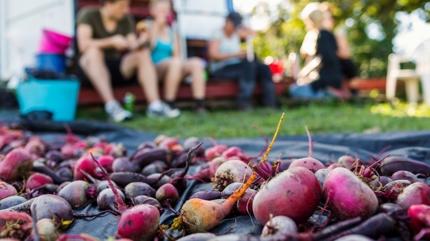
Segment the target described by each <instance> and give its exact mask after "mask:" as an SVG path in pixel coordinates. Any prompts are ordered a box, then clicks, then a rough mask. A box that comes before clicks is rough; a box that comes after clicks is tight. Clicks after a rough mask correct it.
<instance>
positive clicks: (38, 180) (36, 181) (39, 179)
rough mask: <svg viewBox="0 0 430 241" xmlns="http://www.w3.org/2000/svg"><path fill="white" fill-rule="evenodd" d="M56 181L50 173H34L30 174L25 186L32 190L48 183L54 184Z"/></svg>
mask: <svg viewBox="0 0 430 241" xmlns="http://www.w3.org/2000/svg"><path fill="white" fill-rule="evenodd" d="M52 183H54V181H53V180H52V178H51V177H50V176H48V175H45V174H42V173H37V172H36V173H33V174H31V175H30V177H29V178H28V179H27V182H26V183H25V188H26V189H27V192H28V191H31V190H33V189H36V188H39V187H41V186H43V185H46V184H52Z"/></svg>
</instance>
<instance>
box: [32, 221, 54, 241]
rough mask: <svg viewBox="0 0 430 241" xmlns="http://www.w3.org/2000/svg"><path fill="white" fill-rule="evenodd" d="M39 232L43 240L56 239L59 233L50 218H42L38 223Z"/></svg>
mask: <svg viewBox="0 0 430 241" xmlns="http://www.w3.org/2000/svg"><path fill="white" fill-rule="evenodd" d="M36 227H37V232H38V234H39V236H40V238H41V240H42V241H55V240H57V238H58V236H59V234H58V231H57V228H56V227H55V223H54V222H53V221H52V220H51V219H48V218H44V219H41V220H39V221H37V223H36Z"/></svg>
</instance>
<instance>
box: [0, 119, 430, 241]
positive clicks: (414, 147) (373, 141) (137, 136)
mask: <svg viewBox="0 0 430 241" xmlns="http://www.w3.org/2000/svg"><path fill="white" fill-rule="evenodd" d="M2 122H3V123H9V124H10V123H16V122H17V119H14V118H12V119H8V120H7V121H6V120H5V119H3V120H2V119H1V118H0V123H2ZM19 125H21V126H22V127H23V128H25V129H26V130H28V131H29V132H31V133H34V134H37V135H40V136H41V137H42V138H44V139H45V140H46V141H48V142H57V141H61V140H62V139H63V138H61V137H62V136H63V135H64V133H65V124H61V123H50V122H39V123H36V122H28V121H27V122H26V121H24V122H23V121H21V122H19ZM67 126H68V127H70V129H71V130H72V131H73V132H74V133H75V134H78V135H81V136H88V135H91V136H97V137H103V138H106V139H107V140H108V141H111V142H121V143H123V144H124V145H125V146H126V147H127V149H129V150H133V149H135V148H136V147H137V146H138V145H139V144H140V143H142V142H144V141H150V140H152V139H153V138H154V137H155V136H156V135H155V134H153V133H146V132H141V131H135V130H130V129H127V128H122V127H119V126H116V125H112V124H106V123H100V122H90V121H77V122H73V123H68V124H67ZM313 141H314V150H313V153H314V157H315V158H317V159H319V160H322V161H324V162H328V161H332V160H335V159H337V158H338V157H339V156H341V155H344V154H350V155H354V156H358V157H360V158H362V159H364V160H367V159H370V158H372V157H377V156H381V155H382V154H383V155H388V154H401V155H405V156H408V157H410V158H413V159H417V160H421V161H425V162H430V131H426V132H398V133H378V134H324V135H314V136H313ZM218 142H219V143H225V144H227V145H234V146H238V147H240V148H242V149H243V150H244V151H245V152H246V153H248V154H250V155H256V154H258V153H260V152H261V150H262V149H264V147H265V145H266V139H265V138H246V139H245V138H237V139H225V140H219V141H218ZM209 143H210V142H209V140H207V141H206V145H208V144H209ZM307 153H308V143H307V138H306V137H305V136H282V134H281V136H280V137H279V138H278V140H277V141H276V143H275V145H274V147H273V150H272V152H271V157H272V158H278V157H281V158H294V157H303V156H306V155H307ZM193 170H195V168H194V169H193ZM207 189H210V185H209V184H198V183H196V182H195V181H192V182H190V183H189V186H188V188H187V190H186V191H185V192H184V195H183V196H182V197H181V200H180V202H179V203H178V205H177V207H176V209H177V210H179V208H180V206H181V204H182V203H183V202H184V201H185V200H186V199H187V198H188V197H189V196H190V195H191V194H192V193H194V192H196V191H199V190H207ZM82 212H97V210H96V209H95V208H91V207H89V208H87V209H85V210H82ZM172 217H174V214H172V213H171V212H165V213H164V214H163V215H162V217H161V221H162V222H164V223H168V222H169V221H170V220H171V219H172ZM116 221H117V217H114V216H112V215H110V214H107V215H105V216H102V217H98V218H95V219H92V220H82V219H80V220H76V221H75V222H74V224H73V226H72V227H71V228H70V229H68V230H67V233H74V234H76V233H89V234H91V235H94V236H96V237H98V238H101V239H105V238H107V237H108V236H113V235H114V233H115V231H116ZM260 229H261V226H259V225H258V224H257V223H256V222H255V220H253V219H252V218H251V217H249V216H240V217H231V218H227V219H225V220H224V221H223V222H222V223H221V224H220V225H219V226H218V227H216V228H215V229H214V230H212V232H214V233H216V234H227V233H241V234H245V233H246V234H257V233H259V232H260Z"/></svg>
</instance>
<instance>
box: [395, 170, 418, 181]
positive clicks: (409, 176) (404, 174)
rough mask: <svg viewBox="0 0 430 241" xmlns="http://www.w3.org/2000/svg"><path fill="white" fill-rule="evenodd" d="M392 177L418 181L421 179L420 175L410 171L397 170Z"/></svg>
mask: <svg viewBox="0 0 430 241" xmlns="http://www.w3.org/2000/svg"><path fill="white" fill-rule="evenodd" d="M391 179H393V180H408V181H410V182H418V181H420V180H419V179H418V177H417V176H416V175H415V174H413V173H412V172H409V171H397V172H395V173H393V175H391Z"/></svg>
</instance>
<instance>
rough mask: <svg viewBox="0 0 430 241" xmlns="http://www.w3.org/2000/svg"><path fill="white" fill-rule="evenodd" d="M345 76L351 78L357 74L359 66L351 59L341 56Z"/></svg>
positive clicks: (341, 65) (340, 60)
mask: <svg viewBox="0 0 430 241" xmlns="http://www.w3.org/2000/svg"><path fill="white" fill-rule="evenodd" d="M339 62H340V67H341V69H342V74H343V76H344V77H345V78H346V79H348V80H350V79H352V78H354V77H356V76H357V67H356V65H355V64H354V62H352V60H351V59H342V58H339Z"/></svg>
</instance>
